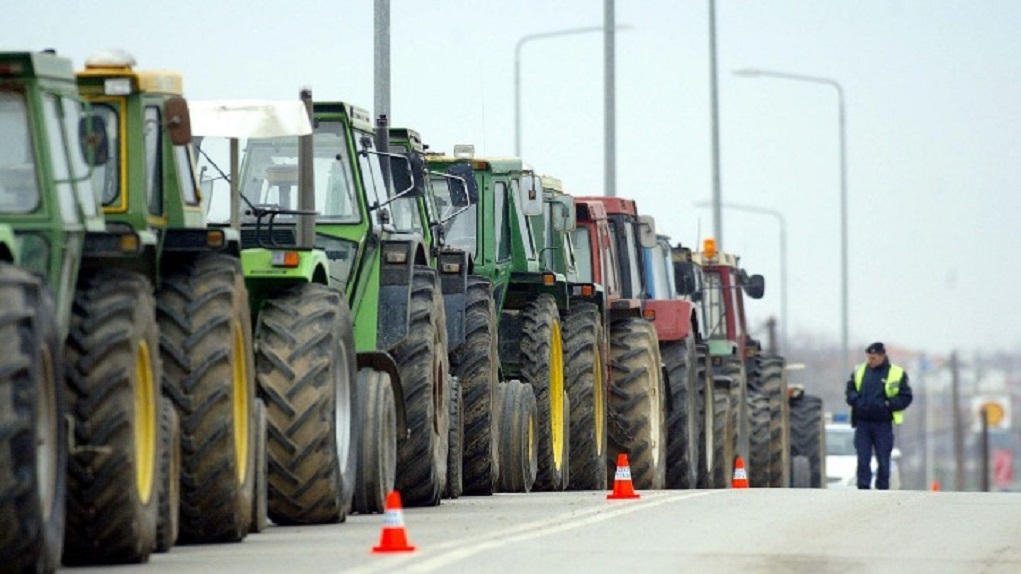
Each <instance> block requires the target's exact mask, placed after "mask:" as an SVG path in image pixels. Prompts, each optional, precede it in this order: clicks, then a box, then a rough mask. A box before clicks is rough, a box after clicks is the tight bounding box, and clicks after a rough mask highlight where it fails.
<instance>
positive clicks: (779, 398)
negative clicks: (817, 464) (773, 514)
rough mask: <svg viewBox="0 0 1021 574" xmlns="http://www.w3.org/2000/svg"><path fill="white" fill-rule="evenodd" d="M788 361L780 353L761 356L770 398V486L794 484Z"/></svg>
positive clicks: (760, 359)
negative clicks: (785, 372)
mask: <svg viewBox="0 0 1021 574" xmlns="http://www.w3.org/2000/svg"><path fill="white" fill-rule="evenodd" d="M785 366H786V361H784V359H783V357H778V356H776V355H761V356H760V357H759V367H760V369H761V373H760V375H759V376H760V377H761V380H762V389H763V392H764V393H766V396H767V397H768V398H769V486H771V487H773V488H786V487H787V486H788V485H790V479H791V477H790V468H791V459H790V409H789V407H788V399H787V377H786V375H785V374H784V367H785Z"/></svg>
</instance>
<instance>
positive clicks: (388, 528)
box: [372, 490, 415, 553]
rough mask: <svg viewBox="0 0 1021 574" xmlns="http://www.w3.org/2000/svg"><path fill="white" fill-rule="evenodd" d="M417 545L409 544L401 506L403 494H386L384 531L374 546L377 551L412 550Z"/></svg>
mask: <svg viewBox="0 0 1021 574" xmlns="http://www.w3.org/2000/svg"><path fill="white" fill-rule="evenodd" d="M413 550H415V547H414V546H412V545H410V544H408V533H407V531H406V530H405V528H404V509H403V507H402V506H401V495H400V494H399V493H398V492H397V491H396V490H394V491H391V492H390V494H388V495H386V511H385V512H384V513H383V531H382V533H381V534H380V537H379V546H374V547H373V548H372V551H373V552H375V553H384V552H411V551H413Z"/></svg>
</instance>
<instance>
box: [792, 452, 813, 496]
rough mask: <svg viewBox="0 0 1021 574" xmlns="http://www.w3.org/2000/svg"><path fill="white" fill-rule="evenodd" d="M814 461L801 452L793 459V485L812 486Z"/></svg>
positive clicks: (793, 486) (797, 486) (798, 486)
mask: <svg viewBox="0 0 1021 574" xmlns="http://www.w3.org/2000/svg"><path fill="white" fill-rule="evenodd" d="M811 486H812V463H811V462H810V461H809V460H808V457H807V456H805V455H801V454H799V455H798V456H795V457H793V459H792V460H791V487H792V488H811Z"/></svg>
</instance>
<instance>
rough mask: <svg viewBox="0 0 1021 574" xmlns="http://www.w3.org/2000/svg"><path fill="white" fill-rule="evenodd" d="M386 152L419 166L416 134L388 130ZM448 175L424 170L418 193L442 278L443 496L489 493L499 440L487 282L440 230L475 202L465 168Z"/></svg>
mask: <svg viewBox="0 0 1021 574" xmlns="http://www.w3.org/2000/svg"><path fill="white" fill-rule="evenodd" d="M388 145H389V147H390V150H391V151H393V152H396V153H400V154H402V155H404V156H405V157H407V158H408V159H409V160H410V161H411V162H412V163H415V164H422V163H423V162H424V160H425V156H424V154H425V146H424V145H423V144H422V141H421V137H420V136H419V134H418V133H417V132H415V131H414V130H410V129H406V128H392V129H390V130H389V144H388ZM398 159H400V158H395V160H394V161H393V162H391V172H392V174H393V176H394V178H395V185H396V187H397V188H398V189H403V188H406V187H408V186H410V182H407V181H406V178H402V176H401V174H402V173H406V170H405V169H404V167H403V166H402V165H400V162H399V161H397V160H398ZM449 171H450V173H447V172H439V171H432V172H426V174H425V176H426V183H425V191H426V192H425V193H419V194H418V195H419V197H418V209H419V217H420V218H421V221H423V222H424V225H423V226H422V232H423V234H424V238H425V243H426V245H428V246H429V251H430V259H431V261H432V263H433V266H434V267H436V268H437V269H438V270H439V272H440V277H441V285H442V288H443V303H444V312H445V314H446V318H447V345H448V353H449V358H450V369H451V374H452V375H453V376H454V380H453V383H454V384H453V385H452V387H451V411H450V413H451V414H450V434H449V437H450V438H449V447H448V451H447V452H448V456H447V491H446V493H445V494H446V496H447V497H450V498H456V497H457V496H458V495H460V494H461V493H462V492H464V493H466V494H472V495H488V494H492V493H493V492H494V490H495V489H496V486H497V478H498V473H497V470H498V468H497V456H498V450H497V436H496V432H495V429H496V426H495V418H494V402H493V401H494V395H495V393H496V391H497V385H498V384H499V375H500V374H499V366H500V365H499V356H498V352H497V319H496V307H495V303H494V302H493V284H492V282H491V281H490V280H489V279H488V278H486V277H483V276H481V275H476V274H474V273H472V264H473V262H472V254H473V253H474V251H475V242H474V241H465V237H464V236H462V235H458V233H457V230H449V231H452V233H450V234H449V235H448V229H447V227H446V225H447V224H448V223H449V222H452V221H453V220H454V218H456V217H457V216H458V215H459V214H461V213H464V212H467V211H468V210H470V209H473V208H474V206H475V204H477V203H478V187H477V185H476V182H475V177H474V175H473V173H472V169H471V166H469V165H467V164H454V165H453V166H451V168H450V169H449Z"/></svg>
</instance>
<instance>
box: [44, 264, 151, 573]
mask: <svg viewBox="0 0 1021 574" xmlns="http://www.w3.org/2000/svg"><path fill="white" fill-rule="evenodd" d="M67 365H68V374H67V384H68V391H69V392H68V410H69V412H70V413H71V415H72V416H73V420H74V444H75V450H74V452H73V453H71V456H70V457H69V460H68V481H67V527H66V531H65V536H64V557H63V560H64V563H65V564H68V565H79V564H114V563H130V562H145V561H146V560H148V559H149V555H150V553H151V552H152V551H153V549H154V548H155V547H156V523H157V521H158V518H159V492H158V488H159V474H160V471H159V456H158V453H159V431H158V428H159V423H158V419H159V412H160V404H161V403H162V402H163V401H162V398H161V395H160V380H161V369H160V360H159V334H158V328H157V325H156V302H155V300H154V298H153V290H152V284H151V283H149V280H148V279H146V278H145V277H144V276H142V275H140V274H137V273H132V272H129V271H122V270H119V269H99V270H95V271H91V272H85V273H84V274H83V275H82V276H81V277H79V282H78V287H77V289H76V293H75V301H74V305H73V311H72V315H71V326H70V331H69V335H68V342H67Z"/></svg>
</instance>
